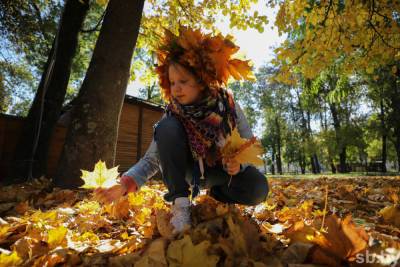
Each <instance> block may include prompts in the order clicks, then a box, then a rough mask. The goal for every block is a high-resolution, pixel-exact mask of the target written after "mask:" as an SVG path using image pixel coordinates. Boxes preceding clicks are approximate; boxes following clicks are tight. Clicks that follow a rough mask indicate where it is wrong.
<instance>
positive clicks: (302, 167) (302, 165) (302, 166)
mask: <svg viewBox="0 0 400 267" xmlns="http://www.w3.org/2000/svg"><path fill="white" fill-rule="evenodd" d="M303 150H304V149H303ZM299 165H300V170H301V174H306V159H305V155H304V151H303V152H302V153H301V154H300V159H299Z"/></svg>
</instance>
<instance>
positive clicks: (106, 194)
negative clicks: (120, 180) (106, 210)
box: [94, 184, 126, 203]
mask: <svg viewBox="0 0 400 267" xmlns="http://www.w3.org/2000/svg"><path fill="white" fill-rule="evenodd" d="M125 193H126V188H125V187H124V186H122V185H120V184H117V185H114V186H112V187H110V188H97V189H96V190H94V198H95V199H96V200H97V201H99V202H101V203H110V202H112V201H114V200H116V199H118V198H120V197H122V196H123V195H124V194H125Z"/></svg>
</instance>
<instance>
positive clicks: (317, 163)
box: [313, 153, 321, 173]
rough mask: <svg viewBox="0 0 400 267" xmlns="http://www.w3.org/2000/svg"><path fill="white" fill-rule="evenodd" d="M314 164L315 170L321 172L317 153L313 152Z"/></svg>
mask: <svg viewBox="0 0 400 267" xmlns="http://www.w3.org/2000/svg"><path fill="white" fill-rule="evenodd" d="M313 159H314V164H315V172H316V173H321V166H320V165H319V161H318V156H317V154H315V153H314V154H313Z"/></svg>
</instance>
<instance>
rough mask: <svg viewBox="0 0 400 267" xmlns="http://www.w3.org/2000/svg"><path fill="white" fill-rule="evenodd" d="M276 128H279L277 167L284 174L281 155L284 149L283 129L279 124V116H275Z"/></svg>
mask: <svg viewBox="0 0 400 267" xmlns="http://www.w3.org/2000/svg"><path fill="white" fill-rule="evenodd" d="M275 123H276V129H277V138H276V139H277V140H276V141H277V142H276V145H277V151H276V152H277V153H276V168H277V171H278V173H279V174H280V175H282V174H283V173H282V157H281V150H282V143H281V129H280V125H279V121H278V118H275Z"/></svg>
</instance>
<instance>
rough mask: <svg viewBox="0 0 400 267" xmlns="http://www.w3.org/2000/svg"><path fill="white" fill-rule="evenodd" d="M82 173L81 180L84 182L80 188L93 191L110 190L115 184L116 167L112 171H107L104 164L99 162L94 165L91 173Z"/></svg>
mask: <svg viewBox="0 0 400 267" xmlns="http://www.w3.org/2000/svg"><path fill="white" fill-rule="evenodd" d="M81 171H82V176H81V178H82V179H83V181H85V184H84V185H83V186H81V187H82V188H87V189H93V188H98V187H103V188H110V187H112V186H113V185H116V184H117V177H118V175H119V173H118V166H117V167H114V168H112V169H107V166H106V163H105V162H103V161H101V160H100V161H99V162H97V163H96V165H95V167H94V170H93V171H92V172H89V171H84V170H81Z"/></svg>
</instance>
